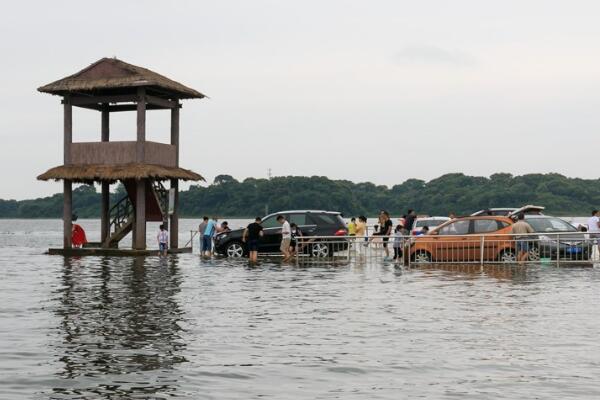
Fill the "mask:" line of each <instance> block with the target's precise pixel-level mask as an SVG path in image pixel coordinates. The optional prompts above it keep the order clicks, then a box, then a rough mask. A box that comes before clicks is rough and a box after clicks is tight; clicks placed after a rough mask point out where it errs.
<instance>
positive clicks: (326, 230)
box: [215, 210, 348, 257]
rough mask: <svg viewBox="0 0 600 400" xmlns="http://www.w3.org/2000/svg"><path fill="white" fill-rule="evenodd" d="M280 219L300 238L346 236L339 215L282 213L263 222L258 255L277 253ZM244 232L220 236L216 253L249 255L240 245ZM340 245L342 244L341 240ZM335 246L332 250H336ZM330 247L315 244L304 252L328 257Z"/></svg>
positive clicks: (216, 245) (303, 212) (279, 237)
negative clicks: (298, 231) (281, 216)
mask: <svg viewBox="0 0 600 400" xmlns="http://www.w3.org/2000/svg"><path fill="white" fill-rule="evenodd" d="M279 215H283V216H284V217H285V219H286V220H288V222H289V223H290V224H291V223H295V224H296V225H297V226H298V228H299V229H300V231H301V232H302V236H305V237H306V236H345V235H346V234H347V233H348V230H347V228H346V223H345V222H344V220H343V218H342V215H341V213H339V212H335V211H318V210H315V211H307V210H303V211H301V210H298V211H281V212H277V213H274V214H269V215H267V216H266V217H264V218H263V220H262V226H263V233H264V235H263V236H262V238H261V239H260V240H259V242H258V252H259V253H279V246H280V244H281V224H280V223H279V222H278V221H277V217H278V216H279ZM243 233H244V229H237V230H233V231H229V232H223V233H220V234H218V235H217V236H216V237H215V251H216V252H217V253H218V254H222V255H224V256H228V257H242V256H244V255H247V254H248V249H247V247H246V244H245V243H244V242H242V235H243ZM340 241H341V242H344V243H345V241H344V240H343V239H341V238H340ZM339 248H340V246H336V247H335V249H336V250H337V249H339ZM332 250H333V248H332V244H331V243H330V241H328V242H327V243H323V242H320V241H318V240H315V241H314V242H311V243H310V245H309V246H306V247H305V248H304V249H303V252H304V253H307V254H309V255H312V256H316V257H327V256H329V255H331V253H332Z"/></svg>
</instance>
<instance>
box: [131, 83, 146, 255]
mask: <svg viewBox="0 0 600 400" xmlns="http://www.w3.org/2000/svg"><path fill="white" fill-rule="evenodd" d="M137 94H138V102H137V147H136V162H137V163H143V162H144V159H145V154H144V147H145V146H144V145H145V142H146V90H145V89H144V88H138V91H137ZM135 193H136V195H135V197H136V201H135V225H134V230H135V235H134V237H135V241H134V243H133V248H134V249H136V250H144V249H146V179H138V180H136V191H135Z"/></svg>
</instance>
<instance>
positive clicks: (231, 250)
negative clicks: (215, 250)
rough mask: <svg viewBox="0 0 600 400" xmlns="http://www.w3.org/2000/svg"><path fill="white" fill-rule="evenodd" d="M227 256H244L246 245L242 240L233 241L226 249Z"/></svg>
mask: <svg viewBox="0 0 600 400" xmlns="http://www.w3.org/2000/svg"><path fill="white" fill-rule="evenodd" d="M225 254H226V255H227V257H231V258H241V257H243V256H244V246H242V244H241V243H240V242H231V243H229V244H228V245H227V248H226V249H225Z"/></svg>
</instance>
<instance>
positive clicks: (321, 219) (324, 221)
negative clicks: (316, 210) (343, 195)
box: [311, 214, 338, 225]
mask: <svg viewBox="0 0 600 400" xmlns="http://www.w3.org/2000/svg"><path fill="white" fill-rule="evenodd" d="M311 217H312V218H313V219H314V220H315V222H316V223H317V224H321V225H337V224H338V220H337V218H336V217H337V215H333V214H311Z"/></svg>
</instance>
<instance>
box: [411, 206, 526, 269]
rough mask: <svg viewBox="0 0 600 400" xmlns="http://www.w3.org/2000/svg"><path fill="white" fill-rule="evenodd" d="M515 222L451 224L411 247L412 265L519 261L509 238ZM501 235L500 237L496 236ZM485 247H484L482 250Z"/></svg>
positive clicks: (482, 219) (489, 219)
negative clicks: (432, 262)
mask: <svg viewBox="0 0 600 400" xmlns="http://www.w3.org/2000/svg"><path fill="white" fill-rule="evenodd" d="M512 224H513V220H512V219H510V218H508V217H502V216H476V217H463V218H456V219H453V220H450V221H448V222H446V223H444V224H442V225H440V226H438V227H437V228H435V229H433V230H431V231H429V233H427V234H426V235H421V236H417V237H415V238H414V239H412V241H411V244H410V253H409V254H410V257H411V260H412V261H413V262H417V263H419V262H421V263H423V262H431V261H435V262H456V261H463V262H469V261H480V260H481V259H482V258H483V260H484V261H505V262H512V261H515V260H516V257H515V246H514V241H513V240H512V238H511V236H507V235H506V234H510V232H511V225H512ZM496 235H498V236H496ZM482 244H483V247H482Z"/></svg>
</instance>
